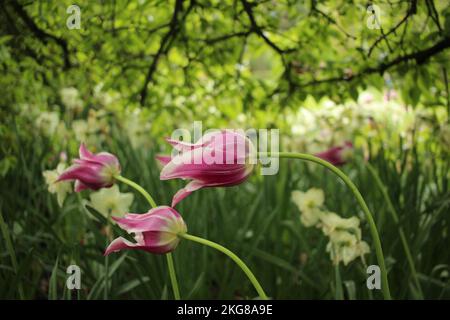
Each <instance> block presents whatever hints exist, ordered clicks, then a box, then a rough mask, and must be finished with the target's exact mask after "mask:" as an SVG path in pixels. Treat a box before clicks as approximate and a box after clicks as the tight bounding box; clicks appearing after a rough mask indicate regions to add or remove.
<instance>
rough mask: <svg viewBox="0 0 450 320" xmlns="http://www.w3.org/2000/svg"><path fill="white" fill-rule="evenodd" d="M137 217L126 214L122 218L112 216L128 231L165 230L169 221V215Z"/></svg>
mask: <svg viewBox="0 0 450 320" xmlns="http://www.w3.org/2000/svg"><path fill="white" fill-rule="evenodd" d="M145 215H146V217H142V218H138V217H136V216H134V215H132V216H130V215H126V216H125V217H124V218H118V217H112V218H113V220H114V221H115V222H117V224H118V225H119V227H121V228H122V229H124V230H125V231H127V232H128V233H136V232H148V231H160V230H166V229H167V228H168V226H169V225H170V222H171V217H169V216H164V215H153V214H151V215H150V216H149V215H148V213H147V214H145Z"/></svg>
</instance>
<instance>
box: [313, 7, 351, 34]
mask: <svg viewBox="0 0 450 320" xmlns="http://www.w3.org/2000/svg"><path fill="white" fill-rule="evenodd" d="M311 11H312V12H315V13H318V14H319V15H321V16H322V17H324V18H325V19H326V20H327V21H328V22H329V23H331V24H334V25H335V26H336V27H337V28H338V29H339V30H341V32H342V33H344V34H345V36H346V37H347V38H351V39H354V40H355V39H356V37H355V36H352V35H351V34H349V33H348V32H347V31H345V29H344V28H342V27H341V26H340V25H339V24H338V23H337V21H336V20H334V19H333V18H332V17H330V16H329V15H327V14H326V13H325V12H323V11H322V10H320V9H318V8H317V2H316V0H312V1H311Z"/></svg>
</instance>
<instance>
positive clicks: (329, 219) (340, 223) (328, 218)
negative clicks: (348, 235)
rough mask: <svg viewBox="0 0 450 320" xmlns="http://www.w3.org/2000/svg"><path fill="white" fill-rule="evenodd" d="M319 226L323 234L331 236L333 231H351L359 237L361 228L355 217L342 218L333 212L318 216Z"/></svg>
mask: <svg viewBox="0 0 450 320" xmlns="http://www.w3.org/2000/svg"><path fill="white" fill-rule="evenodd" d="M320 227H321V228H322V231H323V233H324V234H326V235H327V236H329V237H332V235H333V233H334V232H339V231H352V233H354V234H355V235H356V236H357V238H358V239H361V229H360V228H359V219H358V218H357V217H351V218H342V217H340V216H339V215H337V214H336V213H334V212H326V213H324V214H322V215H321V216H320Z"/></svg>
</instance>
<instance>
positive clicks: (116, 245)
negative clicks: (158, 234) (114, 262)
mask: <svg viewBox="0 0 450 320" xmlns="http://www.w3.org/2000/svg"><path fill="white" fill-rule="evenodd" d="M141 248H142V246H141V245H139V244H137V243H132V242H131V241H128V240H127V239H125V238H123V237H119V238H116V239H114V240H113V241H112V242H111V243H110V244H109V246H108V248H106V250H105V253H104V254H103V255H105V256H107V255H109V254H110V253H112V252H117V251H120V250H126V249H141Z"/></svg>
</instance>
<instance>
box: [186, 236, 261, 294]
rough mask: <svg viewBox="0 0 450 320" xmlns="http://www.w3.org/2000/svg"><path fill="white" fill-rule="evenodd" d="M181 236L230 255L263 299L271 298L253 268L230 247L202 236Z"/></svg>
mask: <svg viewBox="0 0 450 320" xmlns="http://www.w3.org/2000/svg"><path fill="white" fill-rule="evenodd" d="M178 236H179V237H180V238H184V239H187V240H191V241H194V242H197V243H200V244H203V245H205V246H208V247H211V248H214V249H216V250H218V251H220V252H222V253H224V254H225V255H227V256H228V257H230V258H231V259H232V260H233V261H234V262H236V264H237V265H238V266H239V267H240V268H241V269H242V271H244V273H245V274H246V275H247V277H248V279H249V280H250V282H251V283H252V284H253V286H254V287H255V289H256V292H258V295H259V296H260V297H261V299H263V300H268V299H269V298H268V297H267V295H266V294H265V292H264V290H263V288H262V287H261V285H260V284H259V282H258V280H256V277H255V275H254V274H253V273H252V272H251V270H250V269H249V268H248V267H247V265H246V264H245V263H244V261H242V260H241V259H240V258H239V257H238V256H237V255H235V254H234V253H233V252H232V251H230V250H229V249H227V248H225V247H224V246H221V245H220V244H218V243H215V242H212V241H210V240H206V239H203V238H200V237H196V236H193V235H190V234H187V233H184V234H179V235H178Z"/></svg>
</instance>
